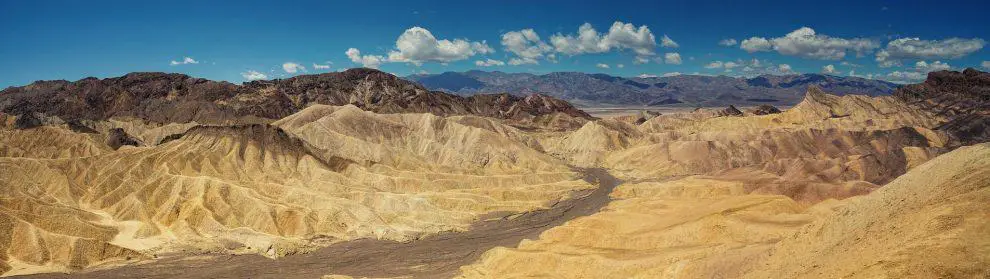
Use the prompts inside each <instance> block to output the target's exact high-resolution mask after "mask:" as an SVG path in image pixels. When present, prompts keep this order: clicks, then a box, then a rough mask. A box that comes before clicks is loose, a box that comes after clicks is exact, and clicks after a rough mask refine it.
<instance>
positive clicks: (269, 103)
mask: <svg viewBox="0 0 990 279" xmlns="http://www.w3.org/2000/svg"><path fill="white" fill-rule="evenodd" d="M313 104H324V105H347V104H351V105H355V106H357V107H359V108H361V109H364V110H368V111H374V112H378V113H408V112H418V113H432V114H436V115H468V114H474V115H481V116H487V117H496V118H503V119H512V118H513V117H524V116H540V115H547V114H553V113H565V114H567V115H570V116H573V117H580V118H590V116H588V115H587V114H586V113H584V112H582V111H580V110H578V109H576V108H574V107H573V106H571V105H570V104H568V103H567V102H564V101H561V100H559V99H555V98H552V97H549V96H546V95H532V96H529V97H517V96H511V95H508V94H500V95H479V96H474V97H471V98H465V97H461V96H456V95H451V94H446V93H442V92H435V91H430V90H427V89H426V88H423V87H422V86H420V85H418V84H415V83H412V82H409V81H406V80H403V79H399V78H397V77H395V76H393V75H391V74H388V73H385V72H381V71H378V70H373V69H350V70H347V71H343V72H335V73H325V74H318V75H302V76H296V77H292V78H288V79H277V80H271V81H252V82H248V83H244V84H243V85H235V84H232V83H229V82H222V81H221V82H218V81H211V80H206V79H201V78H195V77H190V76H187V75H182V74H167V73H130V74H127V75H125V76H122V77H116V78H107V79H96V78H86V79H82V80H79V81H76V82H69V81H64V80H60V81H38V82H35V83H32V84H30V85H27V86H23V87H12V88H8V89H5V90H3V91H0V111H2V112H4V113H8V114H13V115H31V116H34V114H41V115H47V116H55V117H58V118H61V119H64V120H81V119H82V120H105V119H110V118H115V117H134V118H139V119H142V120H145V121H149V122H155V123H189V122H197V123H200V124H251V123H262V122H270V121H271V120H273V119H279V118H282V117H286V116H288V115H290V114H292V113H295V112H298V111H299V110H301V109H303V108H305V107H308V106H310V105H313ZM22 119H24V120H23V121H22V122H24V123H23V125H19V126H24V127H27V126H32V123H34V122H31V118H22ZM34 124H37V123H34Z"/></svg>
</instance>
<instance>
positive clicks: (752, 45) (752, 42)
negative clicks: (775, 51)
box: [739, 37, 773, 53]
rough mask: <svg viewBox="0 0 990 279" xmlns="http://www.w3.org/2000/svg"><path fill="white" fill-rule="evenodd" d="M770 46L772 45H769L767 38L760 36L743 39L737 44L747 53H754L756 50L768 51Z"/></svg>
mask: <svg viewBox="0 0 990 279" xmlns="http://www.w3.org/2000/svg"><path fill="white" fill-rule="evenodd" d="M772 47H773V46H772V45H770V41H769V40H767V39H765V38H760V37H752V38H749V39H745V40H743V41H742V43H740V44H739V48H741V49H743V50H745V51H746V52H749V53H754V52H757V51H770V48H772Z"/></svg>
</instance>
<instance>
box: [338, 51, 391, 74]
mask: <svg viewBox="0 0 990 279" xmlns="http://www.w3.org/2000/svg"><path fill="white" fill-rule="evenodd" d="M344 54H347V58H349V59H351V62H354V63H358V64H361V66H364V67H368V68H372V69H378V66H381V64H382V63H384V62H385V57H383V56H381V55H361V51H360V50H358V49H356V48H353V47H352V48H349V49H347V51H346V52H344Z"/></svg>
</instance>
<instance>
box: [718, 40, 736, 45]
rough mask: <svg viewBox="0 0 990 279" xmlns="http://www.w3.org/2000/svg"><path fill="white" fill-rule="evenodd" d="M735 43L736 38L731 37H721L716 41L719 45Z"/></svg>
mask: <svg viewBox="0 0 990 279" xmlns="http://www.w3.org/2000/svg"><path fill="white" fill-rule="evenodd" d="M736 43H737V42H736V39H732V38H729V39H723V40H721V41H718V45H720V46H734V45H736Z"/></svg>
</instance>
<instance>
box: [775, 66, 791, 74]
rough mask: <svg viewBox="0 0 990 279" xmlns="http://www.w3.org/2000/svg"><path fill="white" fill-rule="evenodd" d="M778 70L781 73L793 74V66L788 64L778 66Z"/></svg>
mask: <svg viewBox="0 0 990 279" xmlns="http://www.w3.org/2000/svg"><path fill="white" fill-rule="evenodd" d="M777 70H779V71H780V72H781V73H790V72H791V65H788V64H780V65H777Z"/></svg>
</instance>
